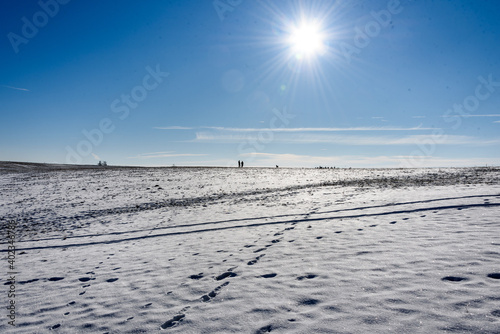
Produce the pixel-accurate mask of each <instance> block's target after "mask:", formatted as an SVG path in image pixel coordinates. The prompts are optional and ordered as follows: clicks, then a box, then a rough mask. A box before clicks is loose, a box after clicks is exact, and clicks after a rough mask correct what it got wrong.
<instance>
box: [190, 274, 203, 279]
mask: <svg viewBox="0 0 500 334" xmlns="http://www.w3.org/2000/svg"><path fill="white" fill-rule="evenodd" d="M189 278H190V279H200V278H203V273H199V274H198V275H191V276H189Z"/></svg>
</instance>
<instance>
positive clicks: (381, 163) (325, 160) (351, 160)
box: [241, 152, 500, 167]
mask: <svg viewBox="0 0 500 334" xmlns="http://www.w3.org/2000/svg"><path fill="white" fill-rule="evenodd" d="M241 156H242V157H243V158H247V159H250V158H251V159H253V163H252V164H253V165H260V166H274V165H276V164H279V165H280V166H303V167H317V166H329V167H333V166H337V167H350V166H353V167H372V166H378V167H401V163H402V162H403V161H407V160H409V159H411V160H412V161H415V162H416V163H418V166H419V167H442V166H456V167H459V166H484V165H486V164H488V165H489V164H492V163H494V162H495V160H494V159H489V158H470V159H458V158H457V159H453V158H445V157H431V156H429V157H420V158H419V159H416V158H415V157H414V156H404V155H395V156H386V155H378V156H355V155H343V156H326V157H325V156H314V155H300V154H291V153H282V154H274V153H258V152H252V153H245V154H242V155H241ZM496 161H497V162H500V161H499V160H498V159H496Z"/></svg>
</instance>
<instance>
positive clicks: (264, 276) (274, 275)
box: [260, 273, 278, 278]
mask: <svg viewBox="0 0 500 334" xmlns="http://www.w3.org/2000/svg"><path fill="white" fill-rule="evenodd" d="M276 275H278V274H276V273H271V274H265V275H261V276H260V277H262V278H273V277H276Z"/></svg>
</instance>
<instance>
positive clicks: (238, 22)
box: [0, 0, 500, 167]
mask: <svg viewBox="0 0 500 334" xmlns="http://www.w3.org/2000/svg"><path fill="white" fill-rule="evenodd" d="M1 6H2V10H1V11H0V16H1V18H0V28H1V36H2V44H1V48H0V73H1V75H0V99H1V101H2V103H1V105H0V108H1V114H0V160H10V161H33V162H57V163H81V164H95V163H97V161H99V160H106V161H107V162H108V163H109V164H113V165H147V166H171V165H173V164H175V165H178V166H179V165H201V166H234V165H236V161H237V160H244V161H245V163H246V164H245V165H246V166H274V165H280V166H290V167H314V166H320V165H321V166H337V167H351V166H352V167H418V166H476V165H486V164H488V165H500V150H499V147H500V135H499V129H500V108H499V106H500V43H498V33H499V30H500V3H498V1H494V0H491V1H473V0H469V1H465V0H464V1H444V0H443V1H426V0H424V1H410V0H400V1H396V0H391V1H361V0H359V1H315V0H311V1H250V0H232V1H230V0H220V1H154V0H152V1H145V2H141V3H139V2H137V1H127V0H125V1H120V2H117V1H78V0H72V1H68V0H59V1H56V0H42V1H40V2H37V1H21V0H20V1H15V2H14V1H8V2H4V3H2V5H1ZM304 26H305V27H306V31H311V30H315V31H316V34H311V35H307V36H306V37H305V40H306V41H305V43H306V44H307V45H306V46H305V47H304V48H303V49H300V50H298V49H297V47H298V46H297V45H296V44H294V43H292V42H291V40H292V39H291V36H294V33H295V32H296V31H297V30H299V29H300V28H301V27H304ZM307 27H308V28H307ZM311 27H314V29H313V28H311ZM299 31H300V30H299ZM312 41H317V42H318V43H319V46H318V45H315V46H316V48H315V49H314V50H312V49H313V47H312V46H311V45H310V44H311V43H312ZM306 48H308V49H307V50H306Z"/></svg>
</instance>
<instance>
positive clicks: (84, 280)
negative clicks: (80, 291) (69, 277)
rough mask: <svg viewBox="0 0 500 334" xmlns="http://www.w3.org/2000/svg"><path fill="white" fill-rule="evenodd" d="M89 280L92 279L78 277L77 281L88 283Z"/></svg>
mask: <svg viewBox="0 0 500 334" xmlns="http://www.w3.org/2000/svg"><path fill="white" fill-rule="evenodd" d="M91 279H92V278H90V277H80V278H79V279H78V280H79V281H80V282H88V281H90V280H91ZM94 279H95V278H94Z"/></svg>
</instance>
